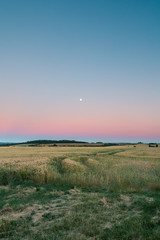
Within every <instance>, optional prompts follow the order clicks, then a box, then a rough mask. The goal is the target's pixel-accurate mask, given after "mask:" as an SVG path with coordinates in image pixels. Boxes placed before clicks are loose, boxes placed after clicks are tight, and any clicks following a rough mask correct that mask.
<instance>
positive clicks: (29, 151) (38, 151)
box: [0, 144, 160, 191]
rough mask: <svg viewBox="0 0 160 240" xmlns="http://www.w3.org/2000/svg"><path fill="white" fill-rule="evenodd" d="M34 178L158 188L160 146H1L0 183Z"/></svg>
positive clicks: (87, 184) (123, 187)
mask: <svg viewBox="0 0 160 240" xmlns="http://www.w3.org/2000/svg"><path fill="white" fill-rule="evenodd" d="M14 180H20V181H24V180H32V181H33V182H36V183H40V184H41V183H49V182H54V183H58V184H69V185H72V186H80V187H93V188H97V187H98V188H99V187H101V188H107V189H110V190H127V191H128V190H130V191H135V190H136V191H137V190H138V191H139V190H145V189H152V190H158V189H159V188H160V187H159V182H160V148H149V147H148V145H145V144H140V145H137V147H136V148H135V147H133V146H122V147H119V146H118V147H117V146H114V147H94V148H93V147H56V148H51V147H27V146H26V147H22V146H12V147H1V148H0V183H1V184H3V185H7V184H8V183H10V182H12V181H14Z"/></svg>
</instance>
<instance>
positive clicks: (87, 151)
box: [0, 144, 160, 240]
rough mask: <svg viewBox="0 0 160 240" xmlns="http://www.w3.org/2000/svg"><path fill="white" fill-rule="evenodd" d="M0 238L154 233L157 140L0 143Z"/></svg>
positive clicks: (159, 166)
mask: <svg viewBox="0 0 160 240" xmlns="http://www.w3.org/2000/svg"><path fill="white" fill-rule="evenodd" d="M0 238H1V239H14V240H15V239H16V240H18V239H37V240H42V239H43V240H50V239H62V240H63V239H70V240H75V239H77V240H83V239H84V240H85V239H92V240H98V239H99V240H100V239H102V240H105V239H116V240H120V239H122V240H123V239H128V240H129V239H131V240H132V239H133V240H136V239H140V240H141V239H142V240H143V239H160V146H159V147H158V148H152V147H151V148H149V147H148V145H145V144H138V145H136V146H133V145H128V146H114V147H47V146H46V147H28V146H12V147H1V148H0Z"/></svg>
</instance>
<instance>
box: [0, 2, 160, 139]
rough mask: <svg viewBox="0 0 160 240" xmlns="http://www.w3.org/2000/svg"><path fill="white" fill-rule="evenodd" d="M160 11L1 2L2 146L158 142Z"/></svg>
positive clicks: (148, 6)
mask: <svg viewBox="0 0 160 240" xmlns="http://www.w3.org/2000/svg"><path fill="white" fill-rule="evenodd" d="M159 9H160V2H159V1H151V0H147V1H144V0H142V1H138V0H134V1H133V0H131V1H126V0H122V1H118V0H116V1H107V0H106V1H104V0H100V1H98V0H77V1H74V0H68V1H65V0H60V1H58V0H53V1H51V0H46V1H42V0H34V1H31V0H28V1H20V0H14V1H12V0H7V1H1V2H0V22H1V24H0V33H1V37H0V102H1V107H0V142H4V141H5V142H6V141H7V142H13V141H14V142H16V141H25V140H32V139H74V140H84V141H85V139H88V141H107V142H117V141H118V142H124V141H125V142H133V141H134V142H137V141H142V142H151V141H152V142H159V141H160V111H159V104H160V94H159V92H160V71H159V69H160V28H159V23H160V14H159ZM80 99H82V101H81V100H80Z"/></svg>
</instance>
